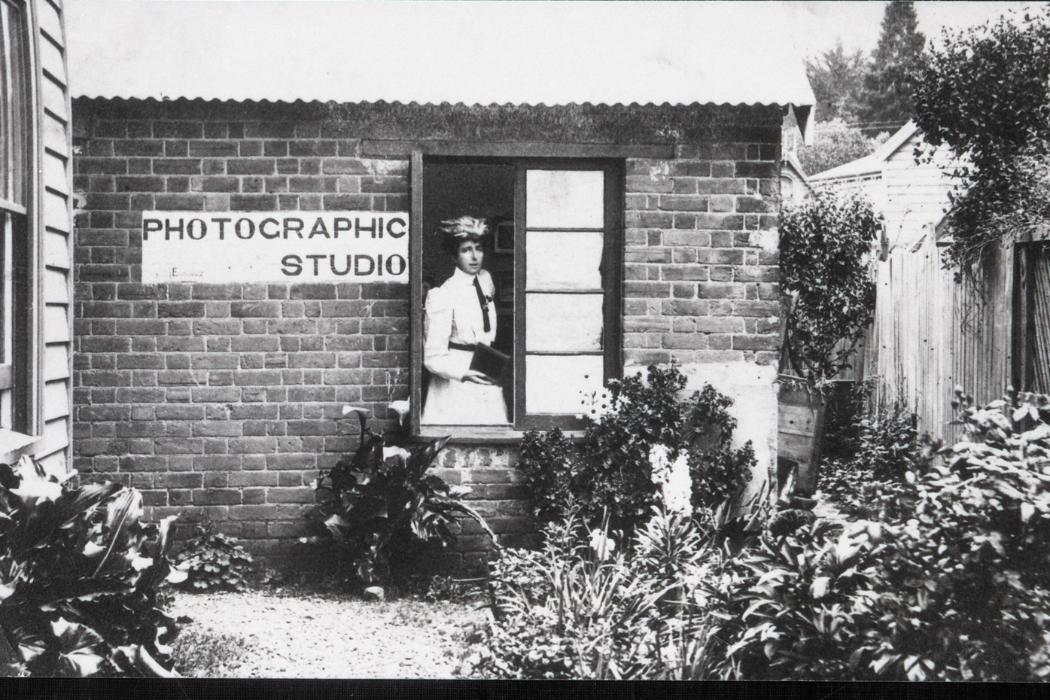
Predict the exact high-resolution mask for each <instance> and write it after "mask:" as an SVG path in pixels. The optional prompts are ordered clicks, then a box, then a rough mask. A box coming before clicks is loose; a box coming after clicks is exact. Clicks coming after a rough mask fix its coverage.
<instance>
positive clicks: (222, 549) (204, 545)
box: [175, 522, 252, 593]
mask: <svg viewBox="0 0 1050 700" xmlns="http://www.w3.org/2000/svg"><path fill="white" fill-rule="evenodd" d="M175 563H176V566H177V567H178V568H179V569H181V570H183V571H185V572H186V574H187V576H186V580H185V581H183V582H182V583H180V584H179V585H180V586H181V587H182V588H183V589H184V590H187V591H193V592H198V593H206V592H209V591H219V590H226V591H243V590H244V588H245V582H244V573H245V570H246V568H247V567H248V566H249V565H250V564H251V563H252V555H251V554H249V553H248V552H246V551H245V550H244V547H242V546H241V545H240V544H238V542H237V538H236V537H230V536H229V535H224V534H223V533H221V532H213V526H212V525H211V523H209V522H203V523H199V524H198V525H197V526H196V534H195V535H194V536H193V537H192V538H190V539H189V540H187V542H186V544H185V545H184V546H183V549H182V551H181V552H179V554H178V555H177V556H176V557H175Z"/></svg>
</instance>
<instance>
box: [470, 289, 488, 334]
mask: <svg viewBox="0 0 1050 700" xmlns="http://www.w3.org/2000/svg"><path fill="white" fill-rule="evenodd" d="M474 291H475V292H477V293H478V304H480V305H481V318H482V319H483V320H484V322H485V332H486V333H488V332H489V330H490V329H491V327H490V326H489V303H488V302H487V301H486V300H485V293H484V292H482V291H481V284H480V283H479V282H478V278H477V276H475V277H474Z"/></svg>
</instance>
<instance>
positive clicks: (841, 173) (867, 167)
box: [809, 121, 919, 184]
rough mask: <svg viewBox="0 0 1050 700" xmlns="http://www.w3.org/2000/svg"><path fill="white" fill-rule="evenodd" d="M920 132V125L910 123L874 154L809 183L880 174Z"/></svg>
mask: <svg viewBox="0 0 1050 700" xmlns="http://www.w3.org/2000/svg"><path fill="white" fill-rule="evenodd" d="M918 130H919V127H918V125H916V124H915V122H913V121H909V122H908V123H907V124H905V125H904V126H902V127H901V128H900V129H898V130H897V131H895V132H894V133H893V135H892V136H890V137H889V138H888V139H887V140H886V142H885V143H883V144H882V145H881V146H879V147H878V148H877V149H875V152H874V153H870V154H868V155H866V156H864V157H863V158H858V159H856V160H851V161H850V162H848V163H843V164H842V165H836V166H835V167H834V168H829V169H828V170H825V171H823V172H819V173H816V174H814V175H810V176H809V181H810V182H811V183H814V184H816V183H820V182H824V181H829V180H846V179H849V178H854V177H862V176H864V175H876V174H880V173H882V169H883V168H884V167H885V166H886V160H887V159H888V158H889V157H890V156H892V155H893V154H894V153H896V152H897V149H898V148H900V147H901V146H903V145H904V144H905V143H906V142H907V141H908V139H910V138H911V137H912V135H913V134H914V133H915V132H916V131H918Z"/></svg>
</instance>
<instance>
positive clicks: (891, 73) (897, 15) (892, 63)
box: [858, 2, 926, 124]
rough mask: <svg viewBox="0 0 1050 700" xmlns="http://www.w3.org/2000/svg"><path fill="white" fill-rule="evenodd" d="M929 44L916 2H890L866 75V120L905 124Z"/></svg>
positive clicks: (861, 112) (863, 107)
mask: <svg viewBox="0 0 1050 700" xmlns="http://www.w3.org/2000/svg"><path fill="white" fill-rule="evenodd" d="M925 44H926V37H925V36H924V35H923V33H922V32H920V31H919V22H918V19H917V18H916V16H915V7H914V5H913V3H911V2H889V3H887V4H886V11H885V13H884V14H883V16H882V32H881V34H880V35H879V43H878V45H877V46H876V47H875V52H874V53H873V54H872V60H871V64H870V68H869V69H868V73H867V75H866V76H865V77H864V90H863V94H862V96H861V107H860V110H859V114H858V116H859V117H860V120H861V121H862V122H864V123H872V122H876V123H882V122H892V123H900V124H903V123H904V122H906V121H907V120H908V119H910V118H911V116H912V112H913V111H914V108H913V104H912V97H911V93H912V86H913V85H914V82H915V73H916V71H918V69H919V67H920V66H921V64H922V51H923V47H924V46H925Z"/></svg>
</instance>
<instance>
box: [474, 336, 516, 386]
mask: <svg viewBox="0 0 1050 700" xmlns="http://www.w3.org/2000/svg"><path fill="white" fill-rule="evenodd" d="M470 368H471V369H473V370H477V371H478V372H481V373H482V374H484V375H485V376H486V377H488V378H489V379H491V380H492V381H493V383H495V384H500V383H502V381H503V377H504V375H505V374H506V372H507V370H508V369H509V368H510V355H507V354H504V353H502V352H500V351H499V350H494V349H493V348H490V347H489V346H488V345H481V344H480V343H479V344H478V345H475V346H474V357H473V359H472V360H471V361H470Z"/></svg>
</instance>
